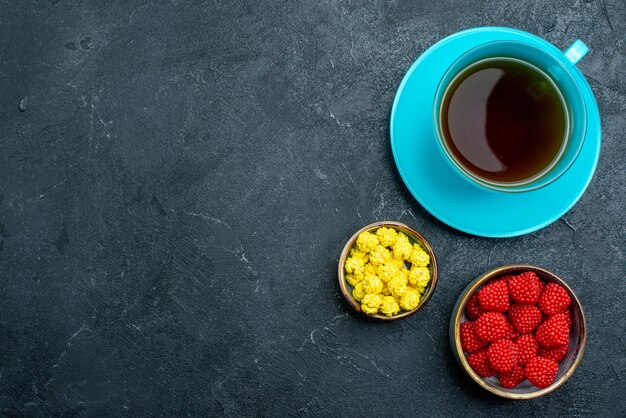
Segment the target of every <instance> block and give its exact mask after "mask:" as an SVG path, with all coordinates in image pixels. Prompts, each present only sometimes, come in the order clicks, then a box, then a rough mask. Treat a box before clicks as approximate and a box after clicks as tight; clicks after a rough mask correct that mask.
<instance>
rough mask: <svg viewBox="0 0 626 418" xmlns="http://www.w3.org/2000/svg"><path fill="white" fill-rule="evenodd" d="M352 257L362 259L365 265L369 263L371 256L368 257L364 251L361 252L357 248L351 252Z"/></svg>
mask: <svg viewBox="0 0 626 418" xmlns="http://www.w3.org/2000/svg"><path fill="white" fill-rule="evenodd" d="M350 257H352V258H360V259H361V260H363V262H364V263H367V262H368V261H369V256H368V255H367V253H364V252H363V251H359V250H358V249H356V248H353V249H352V250H350Z"/></svg>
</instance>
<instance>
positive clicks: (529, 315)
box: [450, 264, 587, 399]
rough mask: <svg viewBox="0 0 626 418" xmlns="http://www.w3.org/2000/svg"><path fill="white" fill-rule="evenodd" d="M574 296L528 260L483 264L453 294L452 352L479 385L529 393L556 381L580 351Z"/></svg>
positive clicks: (508, 394) (544, 390) (512, 395)
mask: <svg viewBox="0 0 626 418" xmlns="http://www.w3.org/2000/svg"><path fill="white" fill-rule="evenodd" d="M586 339H587V324H586V320H585V314H584V312H583V308H582V305H581V304H580V301H579V300H578V298H577V297H576V295H575V294H574V292H573V290H572V289H571V288H570V287H569V285H568V284H567V283H566V282H565V281H564V280H563V279H561V278H560V277H559V276H557V275H556V274H554V273H552V272H550V271H548V270H545V269H542V268H539V267H536V266H531V265H521V264H518V265H508V266H503V267H499V268H496V269H494V270H491V271H489V272H487V273H485V274H483V275H482V276H480V277H478V278H477V279H475V280H474V281H473V282H471V283H470V284H469V285H468V286H467V288H466V289H465V290H464V291H463V293H461V296H460V297H459V299H458V300H457V303H456V305H455V307H454V310H453V311H452V317H451V319H450V342H451V345H452V353H453V354H454V356H455V358H456V359H457V361H458V362H459V364H460V365H461V366H462V367H463V368H464V369H465V371H466V372H467V373H468V374H469V376H470V377H471V378H472V379H473V380H474V381H475V382H476V383H478V384H479V385H480V386H481V387H483V388H484V389H486V390H488V391H489V392H491V393H494V394H496V395H498V396H502V397H505V398H509V399H532V398H536V397H539V396H542V395H545V394H548V393H550V392H552V391H553V390H555V389H556V388H558V387H559V386H561V385H562V384H563V383H564V382H565V381H566V380H567V379H568V378H569V377H570V376H571V375H572V374H573V373H574V371H575V370H576V367H578V364H579V363H580V360H581V359H582V356H583V352H584V350H585V343H586Z"/></svg>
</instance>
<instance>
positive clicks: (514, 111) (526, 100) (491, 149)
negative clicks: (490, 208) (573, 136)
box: [441, 58, 568, 183]
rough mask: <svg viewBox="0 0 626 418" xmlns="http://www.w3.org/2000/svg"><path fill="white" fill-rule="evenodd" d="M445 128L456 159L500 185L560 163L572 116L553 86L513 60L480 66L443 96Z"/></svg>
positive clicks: (537, 72) (495, 60)
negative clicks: (569, 117) (559, 158)
mask: <svg viewBox="0 0 626 418" xmlns="http://www.w3.org/2000/svg"><path fill="white" fill-rule="evenodd" d="M441 118H442V120H441V127H442V131H443V136H444V140H445V141H446V145H447V147H448V149H449V150H450V152H451V153H452V154H453V155H454V157H455V158H456V159H457V160H458V161H459V162H460V163H461V164H462V165H463V166H464V167H465V168H466V169H467V170H468V171H470V172H472V173H474V174H475V175H477V176H479V177H482V178H484V179H486V180H491V181H495V182H499V183H514V182H520V181H524V180H527V179H530V178H532V177H534V176H536V175H538V174H540V173H541V172H542V171H544V170H546V169H547V168H549V167H550V166H551V165H552V164H553V163H555V162H556V161H557V160H558V157H560V154H561V152H562V149H563V148H564V145H565V141H566V139H567V135H568V116H567V111H566V108H565V104H564V102H563V99H562V96H561V94H560V92H559V91H558V89H557V87H556V86H555V85H554V82H553V81H552V80H551V79H549V78H548V76H546V75H545V74H544V73H543V72H541V71H540V70H538V69H536V68H535V67H533V66H531V65H528V64H526V63H523V62H521V61H518V60H514V59H510V58H492V59H489V60H484V61H480V62H478V63H476V64H474V65H472V66H470V67H468V68H467V69H465V70H464V71H463V72H461V73H460V74H459V75H458V76H457V77H456V78H455V79H454V80H453V81H452V83H451V84H450V86H449V87H448V89H447V91H446V92H445V95H444V98H443V104H442V114H441Z"/></svg>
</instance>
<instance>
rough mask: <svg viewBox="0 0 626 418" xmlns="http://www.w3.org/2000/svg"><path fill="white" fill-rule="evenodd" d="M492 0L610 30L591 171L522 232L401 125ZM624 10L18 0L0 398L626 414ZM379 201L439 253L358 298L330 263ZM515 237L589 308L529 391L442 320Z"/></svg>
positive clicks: (215, 410) (513, 256) (520, 11)
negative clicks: (582, 332)
mask: <svg viewBox="0 0 626 418" xmlns="http://www.w3.org/2000/svg"><path fill="white" fill-rule="evenodd" d="M105 3H107V4H106V5H105ZM479 25H505V26H512V27H517V28H521V29H524V30H527V31H530V32H532V33H535V34H537V35H539V36H542V37H544V38H546V39H548V40H549V41H551V42H553V43H554V44H555V45H557V46H558V47H559V48H566V47H567V46H568V45H569V44H570V43H571V42H572V41H573V40H574V39H576V38H581V39H583V40H584V41H585V42H587V43H588V45H589V47H590V49H591V52H590V53H589V55H588V56H587V57H586V58H585V59H584V60H583V61H582V62H581V63H580V68H581V69H582V71H583V72H584V73H585V75H586V76H587V79H588V80H589V83H590V84H591V86H592V88H593V90H594V92H595V94H596V97H597V99H598V103H599V106H600V110H601V114H602V120H603V149H602V154H601V158H600V163H599V166H598V170H597V173H596V175H595V177H594V179H593V181H592V182H591V185H590V187H589V189H588V190H587V192H586V194H585V195H584V196H583V198H582V199H581V201H580V202H579V203H578V204H577V205H576V206H575V207H574V208H573V209H572V210H571V211H570V212H569V213H568V214H567V215H566V216H565V218H564V219H561V220H560V221H558V222H556V223H554V224H553V225H551V226H549V227H547V228H545V229H543V230H541V231H539V232H536V233H533V234H531V235H528V236H524V237H520V238H514V239H502V240H497V239H483V238H477V237H473V236H469V235H466V234H463V233H459V232H456V231H454V230H452V229H451V228H449V227H447V226H445V225H443V224H442V223H440V222H438V221H437V220H436V219H434V218H433V217H432V216H430V215H429V214H428V213H426V212H425V211H424V210H423V209H422V208H421V207H420V206H419V205H418V204H417V203H416V202H415V200H414V199H413V198H412V197H411V196H410V195H409V193H408V192H407V190H406V188H405V187H404V185H403V183H402V182H401V180H400V178H399V176H398V174H397V171H396V169H395V166H394V164H393V161H392V156H391V150H390V146H389V128H388V125H389V112H390V108H391V102H392V100H393V97H394V94H395V90H396V88H397V86H398V84H399V83H400V80H401V79H402V76H403V75H404V73H405V71H406V70H407V69H408V68H409V66H410V64H411V63H412V62H413V60H415V59H416V58H417V57H418V56H419V55H420V54H421V53H422V52H423V51H424V50H425V49H426V48H427V47H428V46H430V45H432V44H433V43H435V42H436V41H437V40H439V39H441V38H442V37H444V36H446V35H449V34H451V33H454V32H456V31H458V30H461V29H465V28H470V27H474V26H479ZM625 32H626V5H625V4H624V2H623V1H622V0H606V1H552V0H542V1H530V0H528V1H506V2H503V1H500V0H490V1H481V2H470V1H467V0H461V1H449V0H443V1H434V2H431V1H413V2H397V1H392V2H381V1H379V2H361V1H306V2H305V1H302V2H283V1H275V2H253V1H232V2H230V1H210V2H200V1H183V0H179V1H154V2H152V1H150V2H143V1H142V2H140V1H132V2H130V1H122V0H120V1H115V2H103V1H99V0H97V1H96V0H94V1H89V2H81V1H68V0H53V1H43V0H32V1H22V2H19V4H18V2H11V1H4V2H2V6H1V8H0V66H1V68H2V69H1V71H0V103H1V108H0V110H1V119H0V123H1V126H0V129H1V136H0V141H1V143H0V221H1V223H0V289H1V290H0V295H1V297H0V337H1V338H0V411H2V413H3V414H4V415H22V414H24V415H28V416H48V415H62V416H108V415H120V416H121V415H126V416H155V415H194V416H198V415H227V416H240V415H246V416H248V415H274V416H285V415H289V416H297V415H313V416H336V415H345V416H382V415H396V416H415V415H432V416H449V415H457V414H461V413H463V414H468V415H470V414H471V415H472V416H501V415H509V414H510V415H529V416H530V415H533V416H534V415H540V416H542V415H545V416H555V415H556V414H567V415H569V416H588V415H600V414H603V415H604V416H619V415H622V416H623V415H624V413H626V389H625V385H626V378H625V376H626V349H625V348H624V347H625V346H626V331H625V329H626V307H625V306H626V302H625V299H626V282H625V280H624V278H625V274H626V269H625V264H626V262H625V260H624V250H625V244H626V222H625V216H624V208H625V205H626V193H625V191H626V186H625V167H624V165H625V162H624V155H625V148H626V140H625V139H624V132H625V131H626V122H625V120H626V119H625V118H626V69H625V68H626V41H625ZM382 219H392V220H400V221H404V222H406V223H408V224H410V225H411V226H413V227H415V228H417V229H418V230H419V231H421V232H423V234H424V235H425V236H426V237H427V238H428V239H429V240H430V241H431V243H432V244H433V246H434V248H435V251H436V252H437V254H438V256H439V260H440V263H441V279H440V280H441V281H440V285H439V287H438V288H437V291H436V294H435V295H434V298H433V299H432V300H431V301H430V302H429V304H428V306H427V307H426V309H424V310H423V311H421V312H420V313H418V314H417V315H415V316H413V317H411V318H409V319H407V320H404V321H401V322H399V323H393V324H379V323H372V322H369V321H366V320H362V319H360V318H358V317H355V316H354V315H353V313H352V312H351V311H350V310H349V309H348V308H347V306H346V305H344V304H343V303H342V301H341V297H340V295H339V293H338V287H337V284H336V277H335V271H336V263H337V258H338V255H339V252H340V250H341V247H342V245H343V244H344V242H345V240H346V239H347V238H348V237H349V236H350V235H351V234H352V233H353V232H354V231H355V230H356V229H357V228H359V227H361V226H362V225H364V224H367V223H370V222H372V221H375V220H382ZM515 262H528V263H533V264H537V265H539V266H542V267H545V268H548V269H552V270H553V271H555V272H557V273H558V274H560V275H562V276H563V277H565V278H566V279H568V280H569V281H570V283H571V284H572V286H573V288H574V289H575V291H576V292H577V293H578V295H579V296H580V298H581V299H582V301H583V304H584V306H585V308H586V312H587V319H588V321H589V329H590V334H589V341H588V346H587V352H586V354H585V357H584V359H583V361H582V363H581V365H580V367H579V369H578V371H577V372H576V373H575V374H574V376H573V377H572V378H571V379H570V380H569V381H568V382H567V383H566V384H565V385H564V386H563V387H561V388H560V389H559V390H558V391H556V392H555V393H553V394H551V395H549V396H546V397H545V398H542V399H538V400H533V401H529V402H511V401H506V400H501V399H498V398H495V397H493V396H490V395H488V394H487V393H485V392H483V391H482V390H481V389H480V388H478V387H477V386H476V385H475V384H474V383H473V382H471V381H470V380H469V379H468V378H467V377H466V376H464V375H463V373H462V371H461V369H460V368H459V367H458V366H457V365H456V364H455V363H454V360H453V359H452V356H451V353H450V349H449V343H448V337H447V324H448V319H449V315H450V312H451V309H452V305H453V303H454V301H455V300H456V298H457V296H458V295H459V293H460V291H461V290H462V289H463V287H464V286H465V285H466V284H467V283H468V281H469V280H470V279H472V278H474V277H475V276H477V275H479V274H481V273H483V272H484V271H486V270H488V269H490V268H493V267H496V266H499V265H502V264H506V263H515Z"/></svg>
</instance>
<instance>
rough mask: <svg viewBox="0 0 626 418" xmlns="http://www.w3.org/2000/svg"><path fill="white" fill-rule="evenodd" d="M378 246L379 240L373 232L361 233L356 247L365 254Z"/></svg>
mask: <svg viewBox="0 0 626 418" xmlns="http://www.w3.org/2000/svg"><path fill="white" fill-rule="evenodd" d="M377 245H378V238H376V235H374V234H372V233H371V232H367V231H366V232H361V233H360V234H359V236H358V237H357V239H356V246H357V247H358V249H359V250H361V251H363V252H364V253H369V252H370V251H372V250H373V249H374V248H376V246H377Z"/></svg>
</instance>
